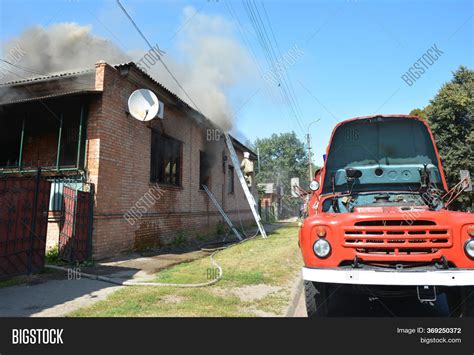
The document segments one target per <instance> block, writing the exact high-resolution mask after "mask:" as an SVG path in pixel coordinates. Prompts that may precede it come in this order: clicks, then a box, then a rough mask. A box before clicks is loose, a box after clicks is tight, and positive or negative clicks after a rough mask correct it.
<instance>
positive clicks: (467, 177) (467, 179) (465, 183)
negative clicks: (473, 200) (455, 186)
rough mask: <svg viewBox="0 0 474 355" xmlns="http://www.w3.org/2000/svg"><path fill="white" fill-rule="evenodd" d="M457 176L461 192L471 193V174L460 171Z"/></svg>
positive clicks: (467, 171)
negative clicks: (458, 176) (459, 178)
mask: <svg viewBox="0 0 474 355" xmlns="http://www.w3.org/2000/svg"><path fill="white" fill-rule="evenodd" d="M459 175H460V177H461V184H462V189H463V191H467V192H469V191H472V180H471V173H470V172H469V170H460V171H459Z"/></svg>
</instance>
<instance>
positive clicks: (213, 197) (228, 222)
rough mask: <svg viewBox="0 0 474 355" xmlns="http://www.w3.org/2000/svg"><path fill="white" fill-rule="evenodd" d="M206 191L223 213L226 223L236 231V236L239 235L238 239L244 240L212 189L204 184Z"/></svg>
mask: <svg viewBox="0 0 474 355" xmlns="http://www.w3.org/2000/svg"><path fill="white" fill-rule="evenodd" d="M202 187H203V189H204V191H206V193H207V196H209V198H210V199H211V201H212V203H213V204H214V206H216V208H217V210H218V211H219V212H220V214H221V215H222V217H223V218H224V220H225V221H226V223H227V224H228V225H229V227H230V229H232V232H234V234H235V236H236V237H237V239H239V240H242V236H241V235H240V233H239V232H238V231H237V229H236V228H235V227H234V225H233V224H232V221H231V220H230V219H229V217H228V216H227V214H226V213H225V212H224V210H223V209H222V207H221V206H220V205H219V202H217V200H216V198H215V196H214V194H213V193H212V192H211V190H209V189H208V188H207V186H206V185H202Z"/></svg>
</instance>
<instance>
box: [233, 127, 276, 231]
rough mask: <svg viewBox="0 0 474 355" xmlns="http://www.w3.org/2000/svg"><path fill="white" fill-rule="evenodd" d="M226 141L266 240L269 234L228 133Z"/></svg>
mask: <svg viewBox="0 0 474 355" xmlns="http://www.w3.org/2000/svg"><path fill="white" fill-rule="evenodd" d="M225 140H226V143H227V148H228V149H229V153H230V157H231V159H232V164H233V165H234V170H235V172H236V173H237V177H238V178H239V180H240V184H241V185H242V188H243V189H244V193H245V197H246V198H247V201H248V203H249V206H250V209H251V210H252V214H253V217H254V218H255V222H257V226H258V229H259V230H260V233H261V234H262V237H263V238H266V237H267V233H266V232H265V228H264V227H263V224H262V219H261V218H260V215H259V214H258V209H257V203H256V202H255V199H254V197H253V195H252V194H251V193H250V190H249V187H248V186H247V182H246V181H245V179H244V175H243V174H242V170H240V162H239V158H238V157H237V154H236V153H235V149H234V145H233V144H232V140H231V139H230V136H229V134H228V133H225Z"/></svg>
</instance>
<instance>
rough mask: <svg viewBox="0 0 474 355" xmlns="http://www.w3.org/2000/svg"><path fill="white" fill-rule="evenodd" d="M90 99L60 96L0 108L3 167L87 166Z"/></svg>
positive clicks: (22, 169) (71, 168) (13, 169)
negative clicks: (86, 146) (87, 124)
mask: <svg viewBox="0 0 474 355" xmlns="http://www.w3.org/2000/svg"><path fill="white" fill-rule="evenodd" d="M86 111H87V98H85V97H75V98H61V99H51V100H44V101H40V102H38V101H33V102H30V103H22V104H17V105H11V106H8V107H6V108H4V109H2V110H1V111H0V169H1V170H3V171H6V172H9V171H17V170H21V171H22V172H28V171H32V170H36V169H37V168H38V167H41V168H42V169H43V170H49V171H53V170H56V171H60V170H69V171H70V170H79V169H82V168H83V166H84V155H85V149H84V148H85V139H86V131H85V127H86V120H87V112H86Z"/></svg>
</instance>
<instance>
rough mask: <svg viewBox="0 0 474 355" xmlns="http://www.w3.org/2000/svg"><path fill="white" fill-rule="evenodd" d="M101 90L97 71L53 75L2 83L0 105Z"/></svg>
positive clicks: (0, 86)
mask: <svg viewBox="0 0 474 355" xmlns="http://www.w3.org/2000/svg"><path fill="white" fill-rule="evenodd" d="M100 92H101V90H96V88H95V71H85V72H80V73H68V74H63V75H52V76H48V77H39V78H35V79H31V80H23V81H18V82H13V83H7V84H3V85H0V106H2V105H11V104H17V103H24V102H31V101H38V100H43V99H49V98H55V97H63V96H71V95H79V94H93V93H100Z"/></svg>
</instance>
